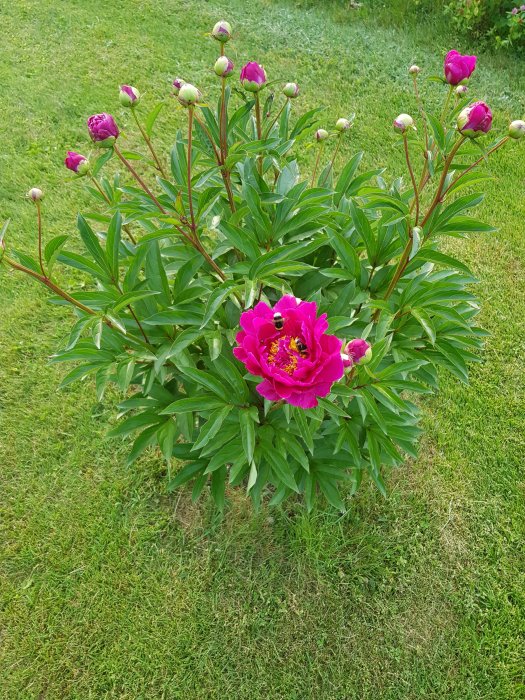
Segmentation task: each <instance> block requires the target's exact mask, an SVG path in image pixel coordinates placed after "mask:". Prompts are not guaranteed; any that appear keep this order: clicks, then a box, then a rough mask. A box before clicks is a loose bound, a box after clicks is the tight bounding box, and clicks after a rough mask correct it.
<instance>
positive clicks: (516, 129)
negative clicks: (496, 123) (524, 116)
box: [509, 119, 525, 139]
mask: <svg viewBox="0 0 525 700" xmlns="http://www.w3.org/2000/svg"><path fill="white" fill-rule="evenodd" d="M509 136H510V138H511V139H522V138H523V137H524V136H525V122H524V121H522V120H521V119H515V120H514V121H513V122H511V123H510V126H509Z"/></svg>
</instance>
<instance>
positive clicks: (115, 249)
mask: <svg viewBox="0 0 525 700" xmlns="http://www.w3.org/2000/svg"><path fill="white" fill-rule="evenodd" d="M121 231H122V217H121V216H120V212H118V211H117V212H115V213H114V214H113V216H112V217H111V221H110V223H109V227H108V233H107V237H106V259H107V263H108V266H109V269H110V270H111V273H112V276H113V278H114V279H115V280H118V262H119V248H120V238H121Z"/></svg>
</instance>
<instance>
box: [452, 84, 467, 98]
mask: <svg viewBox="0 0 525 700" xmlns="http://www.w3.org/2000/svg"><path fill="white" fill-rule="evenodd" d="M455 92H456V95H459V97H464V96H465V95H466V94H467V92H468V87H467V86H466V85H458V86H457V87H456V90H455Z"/></svg>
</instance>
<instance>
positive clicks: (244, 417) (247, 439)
mask: <svg viewBox="0 0 525 700" xmlns="http://www.w3.org/2000/svg"><path fill="white" fill-rule="evenodd" d="M239 425H240V427H241V440H242V446H243V449H244V453H245V455H246V458H247V460H248V464H252V463H253V454H254V451H255V422H254V420H253V416H252V414H251V411H250V409H249V408H243V409H241V410H240V411H239Z"/></svg>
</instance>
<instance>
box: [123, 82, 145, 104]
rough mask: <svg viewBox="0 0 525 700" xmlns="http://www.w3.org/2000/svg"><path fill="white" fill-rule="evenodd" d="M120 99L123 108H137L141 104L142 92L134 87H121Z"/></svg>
mask: <svg viewBox="0 0 525 700" xmlns="http://www.w3.org/2000/svg"><path fill="white" fill-rule="evenodd" d="M118 98H119V100H120V104H121V105H122V106H123V107H135V105H138V103H139V102H140V92H139V91H138V90H137V88H136V87H133V86H132V85H121V86H120V92H119V95H118Z"/></svg>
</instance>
